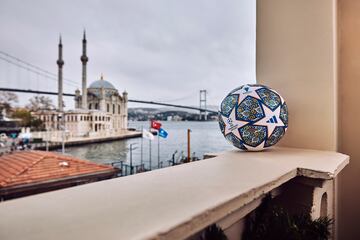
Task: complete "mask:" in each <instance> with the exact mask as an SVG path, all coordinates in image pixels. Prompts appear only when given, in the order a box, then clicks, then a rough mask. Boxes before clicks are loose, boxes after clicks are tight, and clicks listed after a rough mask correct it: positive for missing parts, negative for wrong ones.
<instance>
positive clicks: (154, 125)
mask: <svg viewBox="0 0 360 240" xmlns="http://www.w3.org/2000/svg"><path fill="white" fill-rule="evenodd" d="M151 128H154V129H157V130H159V129H160V128H161V123H160V122H157V121H154V120H153V121H151Z"/></svg>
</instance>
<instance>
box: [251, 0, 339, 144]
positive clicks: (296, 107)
mask: <svg viewBox="0 0 360 240" xmlns="http://www.w3.org/2000/svg"><path fill="white" fill-rule="evenodd" d="M335 36H336V24H335V0H316V1H313V0H291V1H290V0H258V1H257V47H256V51H257V54H256V58H257V64H256V65H257V66H256V67H257V79H258V82H259V83H262V84H265V85H268V86H270V87H272V88H274V89H276V90H278V91H279V92H280V93H281V94H282V95H283V97H284V98H285V100H286V102H287V104H288V107H289V128H288V131H287V133H286V135H285V137H284V139H283V140H282V141H281V144H282V145H286V146H292V147H303V148H313V149H324V150H335V149H336V145H337V141H336V140H337V137H336V134H337V117H336V116H337V107H336V106H337V94H336V80H337V73H336V50H335V49H336V48H335V45H336V38H335Z"/></svg>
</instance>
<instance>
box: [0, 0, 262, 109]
mask: <svg viewBox="0 0 360 240" xmlns="http://www.w3.org/2000/svg"><path fill="white" fill-rule="evenodd" d="M83 28H86V31H87V37H88V55H89V59H90V60H89V63H88V83H90V82H91V81H94V80H96V79H98V78H99V76H100V73H102V72H103V73H104V75H105V78H106V79H107V80H109V81H110V82H112V83H113V84H114V85H115V86H116V87H117V88H118V89H119V91H120V92H122V91H123V90H125V89H126V90H127V91H128V92H129V98H134V99H143V100H159V99H161V100H164V101H165V100H170V99H181V101H179V102H176V103H179V104H185V105H197V104H198V91H199V90H200V89H207V90H208V91H209V96H208V100H209V103H208V104H218V103H219V102H220V101H221V99H222V97H223V96H224V95H226V94H227V92H229V91H230V90H231V89H233V88H235V87H237V86H239V85H241V84H244V83H248V82H254V81H255V1H253V0H246V1H236V0H232V1H230V0H228V1H220V0H219V1H215V0H206V1H205V0H202V1H201V0H196V1H194V0H185V1H175V0H155V1H145V0H126V1H125V0H122V1H119V0H107V1H98V0H88V1H80V0H79V1H70V0H64V1H47V0H33V1H18V0H2V1H1V2H0V30H1V32H2V36H1V37H0V46H1V47H0V50H2V51H6V52H8V53H10V54H12V55H15V56H17V57H19V58H21V59H24V60H26V61H29V62H31V63H33V64H35V65H38V66H41V67H43V68H45V69H48V70H49V71H51V72H54V73H56V72H57V66H56V64H55V62H56V59H57V42H58V34H59V32H61V34H62V36H63V44H64V58H65V66H64V75H65V77H67V78H69V79H72V80H73V81H75V82H78V86H79V87H80V84H81V62H80V55H81V37H82V31H83ZM0 70H1V72H0V85H1V86H6V87H18V88H35V89H41V90H47V89H51V90H53V91H55V90H56V81H53V80H48V79H45V78H42V77H41V76H40V77H39V76H37V75H36V74H31V73H28V72H26V71H25V70H19V69H17V68H16V67H12V66H9V64H7V63H5V62H3V61H1V60H0ZM74 90H75V87H74V86H65V91H68V92H69V91H70V92H73V91H74ZM185 96H188V97H187V98H185ZM27 97H29V96H28V95H26V96H23V97H22V98H27ZM72 102H73V100H72V99H71V98H70V99H67V105H68V106H69V105H71V106H72V104H73V103H72Z"/></svg>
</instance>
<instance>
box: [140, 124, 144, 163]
mask: <svg viewBox="0 0 360 240" xmlns="http://www.w3.org/2000/svg"><path fill="white" fill-rule="evenodd" d="M143 135H144V126H143V125H141V160H140V166H142V165H143V142H144V140H143V138H144V136H143Z"/></svg>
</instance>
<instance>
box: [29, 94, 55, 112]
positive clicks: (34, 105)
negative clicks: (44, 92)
mask: <svg viewBox="0 0 360 240" xmlns="http://www.w3.org/2000/svg"><path fill="white" fill-rule="evenodd" d="M29 102H30V103H29V104H28V105H26V108H27V109H29V110H30V111H38V110H51V109H54V108H55V106H54V104H53V102H52V100H51V99H50V98H49V97H45V96H35V97H32V98H30V99H29Z"/></svg>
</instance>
